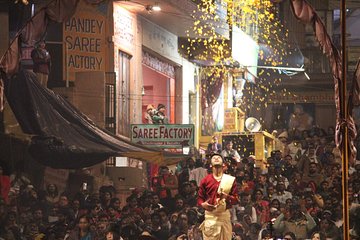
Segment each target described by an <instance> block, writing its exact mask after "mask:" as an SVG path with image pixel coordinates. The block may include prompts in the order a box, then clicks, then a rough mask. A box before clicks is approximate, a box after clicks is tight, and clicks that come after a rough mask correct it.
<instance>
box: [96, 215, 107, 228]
mask: <svg viewBox="0 0 360 240" xmlns="http://www.w3.org/2000/svg"><path fill="white" fill-rule="evenodd" d="M97 220H98V221H97V226H96V228H97V230H98V231H99V232H101V233H104V232H105V231H106V229H107V228H108V226H109V215H107V214H106V213H105V212H102V213H100V214H99V216H98V218H97Z"/></svg>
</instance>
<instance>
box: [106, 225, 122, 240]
mask: <svg viewBox="0 0 360 240" xmlns="http://www.w3.org/2000/svg"><path fill="white" fill-rule="evenodd" d="M105 237H106V238H105V239H106V240H124V239H123V238H122V237H121V228H120V226H119V224H115V223H112V224H110V225H109V227H108V228H107V229H106V231H105Z"/></svg>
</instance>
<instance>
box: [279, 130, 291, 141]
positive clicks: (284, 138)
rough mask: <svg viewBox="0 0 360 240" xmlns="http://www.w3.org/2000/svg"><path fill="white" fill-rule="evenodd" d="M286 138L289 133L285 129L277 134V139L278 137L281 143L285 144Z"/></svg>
mask: <svg viewBox="0 0 360 240" xmlns="http://www.w3.org/2000/svg"><path fill="white" fill-rule="evenodd" d="M288 138H289V134H288V133H287V132H286V131H284V132H282V133H280V134H279V136H278V139H279V140H280V142H282V143H283V144H287V142H288Z"/></svg>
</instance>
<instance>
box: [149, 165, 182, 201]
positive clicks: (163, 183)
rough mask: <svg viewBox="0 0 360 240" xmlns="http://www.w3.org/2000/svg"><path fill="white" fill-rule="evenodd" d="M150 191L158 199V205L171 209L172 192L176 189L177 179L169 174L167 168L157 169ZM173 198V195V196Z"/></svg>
mask: <svg viewBox="0 0 360 240" xmlns="http://www.w3.org/2000/svg"><path fill="white" fill-rule="evenodd" d="M151 185H152V190H153V191H154V192H156V193H157V194H158V195H159V197H160V203H161V204H162V205H163V206H164V207H167V208H171V207H172V206H173V205H172V203H173V201H172V199H173V194H172V191H173V192H174V191H177V189H178V179H177V177H176V175H174V174H172V173H170V170H169V168H168V167H167V166H160V167H159V174H158V176H156V177H153V179H152V183H151ZM174 196H175V194H174Z"/></svg>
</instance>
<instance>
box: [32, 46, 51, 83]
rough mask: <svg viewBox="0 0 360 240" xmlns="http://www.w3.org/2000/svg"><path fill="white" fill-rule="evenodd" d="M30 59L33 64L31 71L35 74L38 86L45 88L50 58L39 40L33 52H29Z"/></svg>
mask: <svg viewBox="0 0 360 240" xmlns="http://www.w3.org/2000/svg"><path fill="white" fill-rule="evenodd" d="M31 58H32V60H33V62H34V65H33V71H34V73H36V76H37V78H38V80H39V81H40V84H41V85H43V86H44V87H47V82H48V75H49V73H50V67H51V58H50V54H49V52H48V51H47V50H46V48H45V41H44V40H41V41H40V42H39V44H38V45H37V47H36V48H34V50H32V52H31Z"/></svg>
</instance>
